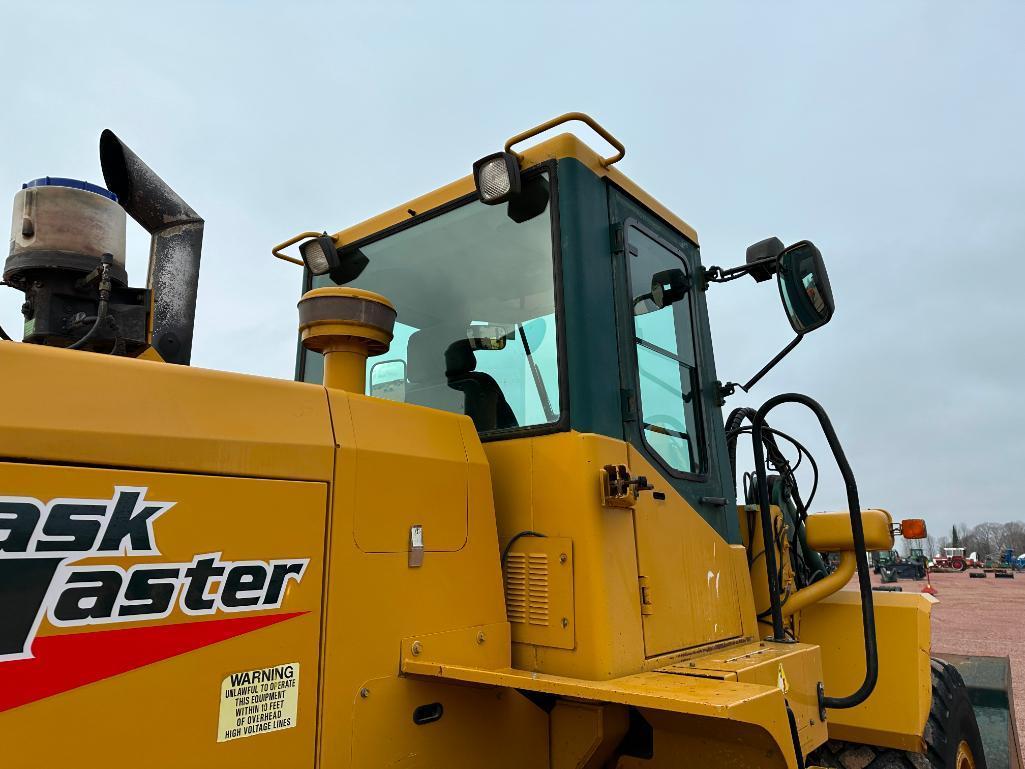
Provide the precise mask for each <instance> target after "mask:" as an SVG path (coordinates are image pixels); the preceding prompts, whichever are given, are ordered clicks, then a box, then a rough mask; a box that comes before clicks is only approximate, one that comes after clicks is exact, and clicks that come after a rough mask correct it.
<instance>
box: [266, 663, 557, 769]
mask: <svg viewBox="0 0 1025 769" xmlns="http://www.w3.org/2000/svg"><path fill="white" fill-rule="evenodd" d="M365 688H366V690H367V693H368V695H367V697H365V698H363V697H360V696H358V695H357V699H356V702H354V703H353V722H352V728H351V729H352V730H351V740H352V756H351V760H349V759H347V760H346V761H345V762H344V763H343V764H341V765H342V766H349V765H351V766H354V767H359V768H360V769H377V768H378V767H381V768H382V769H383V768H384V767H396V769H435V767H466V769H472V768H473V767H495V768H496V769H521V768H522V767H544V766H547V765H548V755H547V754H548V718H547V716H546V714H545V712H544V711H543V710H541V709H540V708H538V707H537V706H536V705H534V704H533V703H531V702H530V701H528V700H527V699H526V698H525V697H524V696H523V695H521V694H520V693H519V692H515V691H512V690H511V689H491V688H481V687H471V686H460V687H453V686H451V685H450V684H447V683H436V682H431V681H424V680H416V679H410V678H398V677H396V676H394V675H389V676H384V677H382V678H380V679H377V680H371V681H367V682H366V687H365ZM434 703H442V704H443V708H444V710H443V715H442V717H441V718H440V719H439V720H438V721H436V722H434V723H429V724H424V725H417V724H415V723H413V718H412V715H413V712H414V710H415V709H416V708H418V707H421V706H424V705H431V704H434ZM344 732H347V730H344V729H343V733H344ZM343 736H344V737H345V738H347V739H348V738H349V734H347V733H344V734H343ZM282 758H283V759H284V760H285V761H286V762H287V761H288V759H287V758H286V757H282ZM285 765H286V766H289V765H292V764H289V763H285ZM324 765H325V766H334V765H337V764H328V763H327V762H325V764H324Z"/></svg>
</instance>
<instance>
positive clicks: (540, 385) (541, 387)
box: [516, 323, 555, 422]
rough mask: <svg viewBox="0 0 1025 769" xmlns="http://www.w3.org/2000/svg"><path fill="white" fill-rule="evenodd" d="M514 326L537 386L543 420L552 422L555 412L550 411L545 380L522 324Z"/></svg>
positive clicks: (550, 405)
mask: <svg viewBox="0 0 1025 769" xmlns="http://www.w3.org/2000/svg"><path fill="white" fill-rule="evenodd" d="M516 328H517V329H519V332H520V341H521V342H522V343H523V352H525V353H526V354H527V365H528V366H530V373H531V375H532V376H533V377H534V386H535V387H536V388H537V397H538V399H539V400H540V401H541V408H542V409H544V412H545V421H546V422H554V421H555V412H554V411H552V402H551V401H550V400H548V390H547V389H546V388H545V382H544V380H543V379H542V378H541V372H540V371H539V370H538V368H537V363H535V362H534V356H533V354H532V353H531V352H530V344H529V343H528V342H527V333H526V332H525V331H524V330H523V324H522V323H517V324H516Z"/></svg>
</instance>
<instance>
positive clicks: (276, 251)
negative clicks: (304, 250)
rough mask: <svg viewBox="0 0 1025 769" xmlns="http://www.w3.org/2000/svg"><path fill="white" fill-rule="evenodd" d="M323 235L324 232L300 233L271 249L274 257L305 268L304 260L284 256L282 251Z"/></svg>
mask: <svg viewBox="0 0 1025 769" xmlns="http://www.w3.org/2000/svg"><path fill="white" fill-rule="evenodd" d="M323 234H324V233H322V232H311V231H306V232H300V233H299V234H298V235H296V236H295V237H292V238H289V239H288V240H286V241H285V242H284V243H278V244H277V245H276V246H274V248H272V249H271V253H272V254H274V256H276V257H277V258H278V259H283V260H285V261H286V262H291V263H292V264H298V265H299V266H300V267H305V266H306V265H305V264H304V263H303V260H302V259H296V258H295V257H294V256H289V255H288V254H283V253H281V252H282V250H284V249H286V248H288V247H289V246H291V245H294V244H295V243H298V242H299V241H300V240H304V239H306V238H319V237H320V236H321V235H323Z"/></svg>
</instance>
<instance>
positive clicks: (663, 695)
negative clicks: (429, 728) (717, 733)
mask: <svg viewBox="0 0 1025 769" xmlns="http://www.w3.org/2000/svg"><path fill="white" fill-rule="evenodd" d="M424 656H427V655H426V653H425V654H423V655H420V658H417V657H415V656H412V654H411V652H410V651H409V649H408V648H407V650H406V651H405V652H404V654H403V661H402V669H403V670H404V671H405V672H406V673H408V674H410V675H414V676H424V677H427V678H431V679H437V680H451V681H463V682H465V683H474V684H482V685H488V686H495V687H504V688H516V689H523V690H526V691H535V692H543V693H547V694H554V695H558V696H560V697H568V698H573V699H576V700H583V701H587V702H607V703H615V704H623V705H631V706H633V707H637V708H641V709H643V710H646V711H649V712H651V713H653V714H656V715H662V714H664V715H665V716H673V717H671V718H668V719H667V720H666V722H665V723H666V726H665V727H664V728H666V729H668V730H675V729H679V730H682V731H688V726H687V725H688V724H695V723H696V724H701V725H702V726H706V725H709V724H711V723H712V722H718V723H722V724H724V725H726V727H727V728H731V729H733V730H735V731H739V732H742V731H743V730H744V727H745V726H753V727H754V731H757V732H763V733H764V734H765V737H766V739H765V740H764V742H763V744H762V745H763V746H762V750H761V751H759V752H761V755H762V758H763V760H766V759H768V758H769V757H770V756H773V755H775V756H777V757H778V759H777V760H778V763H776V764H775V765H778V766H796V761H795V760H794V757H793V749H792V748H791V747H789V746H790V745H791V737H790V727H789V724H788V722H787V716H786V709H785V707H784V702H783V692H782V691H781V690H780V689H779V688H777V687H776V686H765V685H760V684H749V683H740V682H735V681H722V680H710V679H705V678H699V677H691V676H681V675H674V674H672V673H663V672H657V671H650V672H644V673H637V674H634V675H630V676H624V677H622V678H614V679H611V680H606V681H588V680H581V679H576V678H569V677H566V676H553V675H547V674H544V673H531V672H528V671H523V670H516V669H513V668H498V669H490V668H484V667H472V666H467V665H454V664H448V663H445V662H439V661H436V660H433V659H423V657H424ZM646 717H647V713H646ZM650 720H655V719H650ZM766 748H769V750H766ZM691 756H692V758H694V759H696V760H697V761H699V762H700V763H701V765H709V766H715V765H728V764H721V763H720V761H721V755H719V754H716V753H714V752H710V753H704V754H702V753H692V754H691ZM679 758H680V754H677V755H676V756H675V759H676V761H677V762H678V761H679ZM624 765H629V764H623V763H622V762H621V763H620V766H624ZM659 765H661V766H671V765H672V764H659ZM769 765H773V764H772V763H770V764H769Z"/></svg>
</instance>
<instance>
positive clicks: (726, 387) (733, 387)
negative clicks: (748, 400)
mask: <svg viewBox="0 0 1025 769" xmlns="http://www.w3.org/2000/svg"><path fill="white" fill-rule="evenodd" d="M802 339H804V334H798V335H797V336H795V337H794V338H793V340H792V341H791V342H790V343H789V344H788V345H787V346H786V347H784V348H783V349H782V350H780V351H779V352H778V353H776V355H775V356H774V357H773V358H772V360H770V361H769V362H768V363H766V364H765V365H764V366H762V368H761V369H760V370H759V371H758V373H757V374H755V375H754V376H753V377H751V378H750V379H749V380H747V382H745V383H744V384H740V383H739V382H727V383H726V384H721V385H719V401H720V404H722V403H725V402H726V399H727V398H729V397H730V396H731V395H733V394H734V393H735V392H736V391H737V388H738V387H739V388H740V389H741V390H743V391H744V392H749V391H750V390H751V388H752V387H754V386H755V385H756V384H757V383H758V381H759V380H760V379H761V378H762V377H763V376H765V375H766V374H768V373H769V372H770V371H771V370H772V369H773V367H774V366H775V365H776V364H777V363H779V362H780V361H781V360H783V359H784V358H785V357H786V356H787V355H788V354H789V353H790V351H791V350H793V349H794V348H795V347H797V345H798V344H799V343H800V342H801V340H802Z"/></svg>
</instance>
